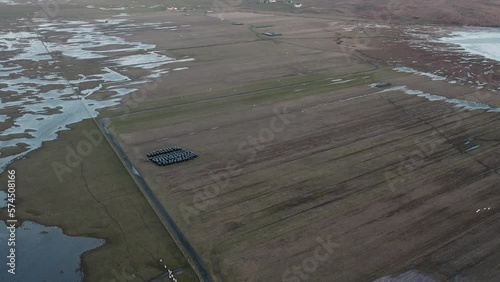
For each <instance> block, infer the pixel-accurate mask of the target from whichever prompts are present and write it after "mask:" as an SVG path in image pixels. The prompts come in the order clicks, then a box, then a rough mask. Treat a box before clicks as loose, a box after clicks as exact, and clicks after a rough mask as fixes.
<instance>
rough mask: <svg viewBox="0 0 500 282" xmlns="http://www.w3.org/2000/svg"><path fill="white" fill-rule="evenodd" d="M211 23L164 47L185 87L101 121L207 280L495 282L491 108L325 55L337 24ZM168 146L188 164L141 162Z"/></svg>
mask: <svg viewBox="0 0 500 282" xmlns="http://www.w3.org/2000/svg"><path fill="white" fill-rule="evenodd" d="M217 17H218V18H223V19H224V21H218V20H217V21H211V20H210V18H204V19H197V18H196V21H206V22H207V24H204V25H203V26H204V27H205V28H206V27H207V26H208V27H209V28H207V29H204V32H203V33H202V32H200V31H198V30H197V29H196V28H193V29H192V30H191V32H192V33H193V34H191V35H187V37H188V38H189V39H190V40H188V41H179V42H176V43H175V45H176V47H175V49H174V50H173V52H174V53H175V54H176V55H177V56H178V57H179V56H190V57H195V58H199V59H198V60H197V61H195V62H193V63H192V65H191V66H190V70H189V71H186V72H185V73H183V74H182V78H181V77H179V79H173V80H168V81H166V82H165V87H164V88H161V89H165V90H164V91H158V90H157V91H156V92H153V93H152V94H151V100H152V101H153V102H150V103H147V102H146V103H143V104H141V105H140V106H139V107H138V108H136V109H135V110H134V111H133V113H131V114H127V115H126V117H123V116H122V115H121V114H120V113H119V112H120V111H118V110H116V111H110V112H106V115H108V116H111V120H110V123H109V128H110V129H111V131H112V133H113V135H114V136H115V138H117V140H118V141H119V143H120V146H121V147H122V148H123V149H124V150H125V152H126V153H127V155H128V157H129V159H130V160H131V162H132V163H133V164H134V165H135V167H136V168H137V170H138V172H139V173H140V174H141V175H142V176H143V177H144V179H146V181H147V183H148V184H149V185H150V186H151V188H152V189H153V191H154V193H155V195H156V196H157V197H158V198H159V199H160V201H161V202H162V203H163V205H164V206H165V207H166V208H167V210H168V211H169V212H170V214H171V215H172V217H173V218H174V219H175V221H176V222H177V224H178V225H179V226H180V229H181V230H182V231H183V232H184V234H186V236H187V238H188V239H189V241H190V242H191V243H192V244H193V246H194V247H195V249H196V250H197V251H198V253H199V254H200V255H201V257H202V258H203V260H204V261H205V263H206V264H207V265H208V268H209V270H210V272H211V274H212V275H213V277H214V279H215V280H216V281H302V280H304V281H305V280H310V281H372V280H375V279H377V278H380V277H384V276H387V275H396V274H399V273H403V272H407V271H410V270H412V269H417V270H419V271H421V272H424V273H428V274H430V275H432V276H433V277H434V279H437V280H438V281H439V280H451V281H496V279H498V273H499V269H498V266H497V263H496V261H497V260H498V259H499V257H498V252H497V251H496V250H498V247H499V244H500V241H498V240H497V239H496V237H495V230H497V229H498V227H499V225H498V224H499V223H498V220H497V218H498V212H497V210H496V208H495V203H496V202H497V201H498V193H496V188H497V187H498V185H497V183H498V180H499V175H498V167H499V165H500V163H499V162H500V161H499V159H498V154H499V151H498V150H499V147H498V137H499V134H500V131H499V129H498V127H499V126H498V113H495V112H498V107H499V106H500V101H499V100H498V99H497V98H495V96H493V95H490V94H488V93H486V94H485V93H483V92H481V91H483V90H481V91H480V90H477V89H474V88H470V87H465V86H460V85H452V84H450V83H448V82H447V81H443V80H432V79H431V78H429V77H426V76H424V75H417V74H408V73H404V72H397V71H395V70H393V69H392V68H391V67H387V66H384V65H374V64H373V63H369V61H367V60H365V59H364V58H363V57H360V56H359V55H357V54H356V53H355V52H350V51H349V50H350V49H348V46H347V47H346V46H345V45H350V44H351V43H349V40H350V41H351V42H352V41H355V40H356V38H354V39H352V38H351V39H350V38H349V37H346V38H344V39H343V40H344V44H339V43H338V39H339V38H342V37H341V36H339V34H340V33H345V31H346V29H345V26H343V24H342V23H340V24H339V23H335V24H333V22H332V21H329V20H320V19H305V18H303V17H296V18H295V17H293V16H286V17H285V16H270V15H268V14H254V13H226V14H218V15H217ZM191 18H194V16H192V17H191ZM188 21H189V20H188ZM232 22H238V23H243V25H236V26H233V25H231V23H232ZM256 26H257V27H259V26H268V27H267V28H256ZM200 28H201V27H200ZM260 29H262V31H260ZM219 30H220V31H221V32H220V33H219V32H218V31H219ZM222 31H225V32H222ZM264 31H273V32H279V33H283V35H282V36H280V37H272V38H266V37H264V36H262V35H260V34H259V33H261V32H264ZM194 34H197V36H198V38H199V39H201V40H202V41H208V42H210V40H211V39H215V40H216V41H217V42H221V43H225V42H228V41H229V38H231V40H232V43H230V44H228V45H225V44H221V45H220V46H219V45H217V46H213V45H208V44H207V45H206V46H203V45H202V44H200V43H198V42H197V40H196V39H191V38H192V37H194ZM347 34H349V33H347ZM204 36H207V38H206V39H205V38H203V37H204ZM346 41H347V42H348V44H345V42H346ZM177 45H178V46H177ZM363 49H364V50H365V51H366V50H370V47H369V46H364V47H363ZM186 81H189V83H186ZM381 81H384V82H390V83H392V86H391V87H387V88H382V89H380V88H376V87H373V85H371V84H373V83H375V82H381ZM177 85H179V86H177ZM183 86H184V87H183ZM229 86H230V87H229ZM484 91H487V90H484ZM429 93H431V94H432V95H430V94H429ZM447 98H449V99H447ZM148 99H149V97H148ZM467 100H470V101H478V102H482V103H486V104H489V105H490V108H484V107H480V106H478V105H479V104H478V105H475V104H471V103H470V102H469V103H468V102H467ZM485 109H486V110H485ZM488 109H489V110H490V111H493V112H488ZM174 145H177V146H182V147H184V148H187V149H189V150H193V151H195V152H197V153H198V154H199V158H197V159H195V160H193V161H189V162H187V163H182V164H177V165H174V166H168V167H158V166H155V165H154V164H153V163H151V162H150V161H149V160H148V159H147V158H146V153H148V152H149V151H152V150H154V149H159V148H164V147H168V146H174ZM324 247H326V249H325V250H324V251H321V252H323V253H321V255H324V256H321V259H319V258H318V257H320V256H319V255H318V253H319V252H318V251H317V249H318V248H320V249H321V248H324Z"/></svg>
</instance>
